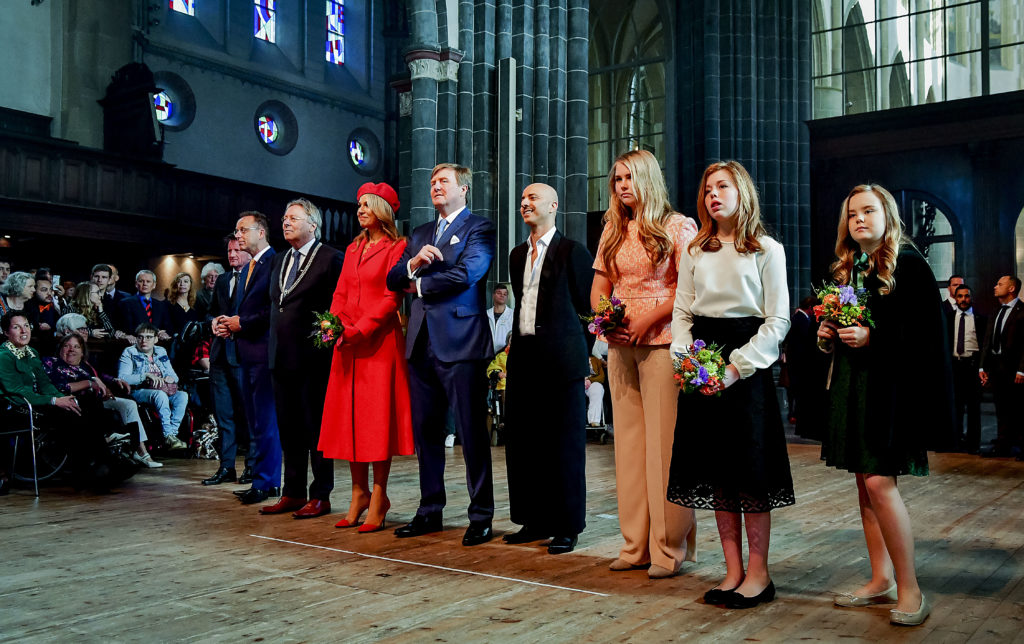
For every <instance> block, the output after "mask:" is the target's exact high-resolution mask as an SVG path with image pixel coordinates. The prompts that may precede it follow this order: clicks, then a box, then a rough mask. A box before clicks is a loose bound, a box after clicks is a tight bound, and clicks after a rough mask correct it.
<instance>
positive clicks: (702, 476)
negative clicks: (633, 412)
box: [668, 316, 795, 512]
mask: <svg viewBox="0 0 1024 644" xmlns="http://www.w3.org/2000/svg"><path fill="white" fill-rule="evenodd" d="M763 322H764V320H763V319H761V318H757V317H746V318H708V317H700V316H697V317H695V318H694V321H693V337H694V339H700V340H703V341H704V342H706V343H708V344H711V343H716V344H718V345H719V346H721V347H722V357H723V358H725V359H726V361H727V362H728V359H729V353H730V352H732V351H733V350H735V349H738V348H739V347H741V346H743V345H744V344H746V343H747V342H748V341H749V340H750V338H752V337H753V336H754V335H755V334H756V333H757V330H758V328H759V327H760V326H761V324H762V323H763ZM668 500H669V501H672V502H673V503H678V504H679V505H682V506H685V507H689V508H702V509H708V510H723V511H726V512H768V511H770V510H772V509H773V508H778V507H783V506H787V505H793V503H795V498H794V495H793V478H792V476H791V474H790V471H789V454H788V453H787V451H786V434H785V430H784V429H783V426H782V415H781V413H780V412H779V403H778V398H777V397H776V393H775V383H774V382H773V381H772V376H771V371H770V370H769V369H759V370H758V371H757V372H756V373H755V374H754V375H752V376H750V377H749V378H743V379H742V380H740V381H739V382H737V383H735V384H734V385H732V386H731V387H729V388H728V389H726V390H725V391H724V392H722V395H721V396H704V395H703V394H699V393H692V394H683V393H680V394H679V413H678V415H677V416H676V430H675V440H674V443H673V446H672V466H671V470H670V473H669V483H668Z"/></svg>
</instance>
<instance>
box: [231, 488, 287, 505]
mask: <svg viewBox="0 0 1024 644" xmlns="http://www.w3.org/2000/svg"><path fill="white" fill-rule="evenodd" d="M280 494H281V490H280V489H279V488H276V487H272V488H270V489H269V490H257V489H256V488H254V487H251V488H249V489H248V490H246V491H245V492H244V493H242V494H240V495H239V497H238V500H239V501H241V502H242V505H252V504H253V503H261V502H263V501H266V500H267V499H269V498H270V497H272V496H280Z"/></svg>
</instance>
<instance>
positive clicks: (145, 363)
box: [117, 322, 188, 449]
mask: <svg viewBox="0 0 1024 644" xmlns="http://www.w3.org/2000/svg"><path fill="white" fill-rule="evenodd" d="M158 333H159V330H158V329H157V328H156V327H155V326H153V325H152V324H149V323H148V322H143V323H142V324H140V325H139V326H137V327H136V328H135V338H136V340H135V346H130V347H126V348H125V350H124V352H123V353H121V360H120V362H119V364H118V368H117V377H118V378H119V379H121V380H123V381H124V382H126V383H127V384H128V385H130V386H131V387H132V391H131V396H132V398H134V399H135V402H139V403H144V404H147V405H152V406H154V407H156V410H157V414H158V415H159V416H160V425H161V427H162V428H163V434H164V447H166V448H167V449H185V448H186V447H188V446H187V445H186V444H185V442H184V441H183V440H181V439H180V438H178V427H179V426H180V425H181V420H182V418H184V417H185V408H186V406H187V405H188V394H187V393H185V392H184V391H181V390H179V389H178V380H179V379H178V374H177V373H175V371H174V367H173V366H171V359H170V358H169V357H168V356H167V350H166V349H164V348H163V347H160V346H157V344H156V339H157V334H158Z"/></svg>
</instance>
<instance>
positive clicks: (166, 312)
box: [115, 269, 171, 340]
mask: <svg viewBox="0 0 1024 644" xmlns="http://www.w3.org/2000/svg"><path fill="white" fill-rule="evenodd" d="M155 288H156V274H155V273H154V272H153V271H147V270H145V269H143V270H141V271H139V272H138V273H136V275H135V289H136V293H135V295H130V296H128V297H126V298H124V299H123V300H121V301H120V302H118V303H117V313H118V316H117V322H116V323H115V324H116V325H117V328H118V330H119V331H124V332H125V333H128V334H131V333H134V332H135V327H137V326H139V325H140V324H142V323H143V322H146V323H148V324H152V325H153V326H155V327H156V328H158V329H160V332H159V333H158V334H157V339H158V340H170V339H171V336H170V334H169V333H168V332H167V329H169V328H171V310H170V309H169V308H168V306H167V302H163V301H161V300H155V299H153V290H154V289H155Z"/></svg>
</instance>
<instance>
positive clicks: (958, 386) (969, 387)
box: [953, 356, 981, 452]
mask: <svg viewBox="0 0 1024 644" xmlns="http://www.w3.org/2000/svg"><path fill="white" fill-rule="evenodd" d="M953 413H954V414H955V418H956V426H955V430H956V436H957V439H958V440H959V441H960V442H961V445H962V447H963V448H964V449H965V450H967V451H972V452H976V451H978V449H979V448H980V447H981V380H980V379H979V378H978V358H977V356H971V357H970V358H957V357H954V358H953ZM965 413H966V414H967V434H966V435H965V434H964V414H965Z"/></svg>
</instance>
